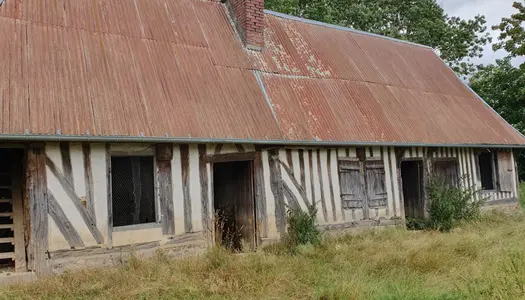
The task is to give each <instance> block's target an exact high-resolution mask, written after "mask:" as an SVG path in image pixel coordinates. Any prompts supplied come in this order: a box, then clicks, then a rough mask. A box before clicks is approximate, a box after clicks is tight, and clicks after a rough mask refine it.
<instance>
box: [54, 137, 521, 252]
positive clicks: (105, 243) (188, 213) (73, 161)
mask: <svg viewBox="0 0 525 300" xmlns="http://www.w3.org/2000/svg"><path fill="white" fill-rule="evenodd" d="M171 146H172V147H171ZM155 150H156V145H153V144H151V145H150V144H112V145H106V144H97V143H91V144H86V143H47V144H46V145H45V154H46V155H45V156H46V173H47V192H48V195H47V199H48V211H49V212H48V219H49V229H48V230H49V251H56V250H66V249H72V248H74V249H79V248H86V247H93V246H95V247H97V246H98V247H117V246H122V245H130V244H136V243H145V242H152V241H159V240H162V239H165V238H170V237H173V236H178V235H184V234H189V233H204V234H203V235H202V236H203V239H205V238H206V237H208V238H209V237H210V236H211V235H206V233H209V232H211V231H213V216H214V212H213V182H212V181H213V180H212V178H213V176H212V172H213V159H210V158H212V157H215V156H219V155H226V154H231V153H237V154H242V153H244V154H254V156H253V157H254V164H253V165H254V187H255V189H254V192H255V198H256V203H255V208H256V222H257V223H256V224H257V229H258V234H259V237H260V238H262V239H266V238H268V239H273V238H277V237H278V236H279V233H280V232H283V231H284V230H285V227H286V209H287V207H300V208H302V209H306V208H307V206H308V205H311V204H314V203H315V205H316V207H317V209H318V213H317V214H318V215H317V217H318V222H319V224H320V225H327V226H330V225H338V224H357V223H360V222H361V221H368V220H373V221H377V222H380V221H381V220H392V219H400V218H403V217H404V211H403V210H404V209H403V199H402V193H401V189H400V186H399V185H400V174H399V169H398V167H399V163H400V161H401V160H403V159H422V160H424V161H425V162H426V166H427V169H426V170H427V171H429V170H430V167H429V166H430V165H431V161H432V159H433V158H454V159H457V162H458V172H459V174H458V175H459V177H461V178H464V181H462V185H463V186H467V185H468V186H474V187H476V188H480V187H481V184H480V180H479V174H478V173H477V171H476V168H477V156H476V150H474V149H467V148H424V147H415V148H394V147H365V148H359V150H358V148H355V147H348V148H319V147H318V148H297V147H263V148H256V147H255V146H253V145H233V144H207V145H203V144H201V145H197V144H190V145H187V144H175V145H170V146H169V150H170V151H171V150H172V153H171V152H170V153H169V154H170V156H169V157H168V158H167V159H168V161H165V160H164V161H160V160H159V159H160V158H159V157H156V158H157V159H156V165H155V169H156V172H155V173H156V177H155V178H156V189H155V190H156V194H157V197H158V198H159V199H157V205H158V207H159V212H158V216H159V217H158V220H157V223H158V224H145V225H144V226H141V225H139V226H130V227H127V228H126V227H124V228H112V226H111V207H110V203H111V199H110V197H111V196H110V190H111V187H110V185H109V183H108V172H110V168H108V167H109V163H108V162H109V161H110V160H109V158H110V156H111V155H113V154H114V153H126V152H127V153H142V154H147V155H155V156H158V155H159V153H158V148H157V152H156V151H155ZM509 153H510V156H509V157H510V161H509V164H508V166H507V167H510V166H515V162H514V157H513V155H512V152H509ZM163 159H166V158H163ZM340 161H349V162H357V161H363V162H364V166H365V168H368V167H370V166H372V167H373V168H375V169H374V170H372V171H370V174H372V175H373V174H375V173H374V172H379V174H380V176H382V177H381V180H380V182H381V184H382V185H383V186H382V187H381V189H380V190H381V191H382V193H384V199H383V198H381V199H380V200H377V199H376V200H374V199H372V197H371V199H372V200H373V201H376V202H374V203H375V204H374V205H365V206H364V208H359V207H356V206H352V205H348V203H345V202H344V201H343V200H342V197H344V195H342V194H344V189H345V187H342V186H341V181H340V175H339V172H340V166H341V164H340ZM367 162H370V163H367ZM355 165H358V164H355ZM367 170H368V169H367ZM370 170H371V169H370ZM383 171H384V173H383ZM365 173H366V171H365ZM367 174H368V173H367ZM370 174H368V175H370ZM368 175H367V176H368ZM511 177H512V191H506V192H499V191H493V192H490V193H488V192H487V193H484V194H483V195H484V196H485V197H488V198H490V199H489V200H491V201H493V200H502V199H511V198H516V196H517V177H516V172H515V167H514V168H513V169H512V172H511ZM364 188H368V187H366V186H365V187H364ZM162 197H164V198H162ZM166 197H168V198H169V199H167V198H166ZM108 199H109V200H110V201H108ZM166 199H167V200H166ZM378 199H379V198H378ZM165 202H168V203H165ZM166 222H169V224H166ZM365 223H366V222H365ZM376 224H377V223H376Z"/></svg>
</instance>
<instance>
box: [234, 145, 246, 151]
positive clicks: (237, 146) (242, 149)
mask: <svg viewBox="0 0 525 300" xmlns="http://www.w3.org/2000/svg"><path fill="white" fill-rule="evenodd" d="M235 148H237V152H239V153H244V152H246V150H244V147H243V146H242V144H235Z"/></svg>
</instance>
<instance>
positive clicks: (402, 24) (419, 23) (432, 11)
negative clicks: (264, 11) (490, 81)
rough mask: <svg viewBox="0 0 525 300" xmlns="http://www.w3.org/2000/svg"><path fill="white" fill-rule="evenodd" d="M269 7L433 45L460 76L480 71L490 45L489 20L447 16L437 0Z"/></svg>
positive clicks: (312, 1)
mask: <svg viewBox="0 0 525 300" xmlns="http://www.w3.org/2000/svg"><path fill="white" fill-rule="evenodd" d="M265 6H266V8H268V9H270V10H275V11H279V12H282V13H286V14H291V15H295V16H298V17H303V18H307V19H312V20H316V21H321V22H327V23H332V24H336V25H341V26H346V27H351V28H354V29H358V30H362V31H367V32H371V33H376V34H381V35H385V36H389V37H393V38H398V39H403V40H407V41H411V42H414V43H419V44H423V45H427V46H430V47H432V48H434V49H435V50H436V51H437V52H438V54H439V55H440V56H441V58H443V60H445V61H446V62H447V63H448V64H449V65H450V66H451V67H452V68H453V69H454V70H455V71H456V72H457V73H458V74H460V75H468V74H471V73H472V72H474V71H475V69H476V68H475V67H476V66H475V64H474V63H473V61H472V59H473V58H476V57H481V56H482V51H483V46H484V45H486V44H487V43H489V42H491V39H490V37H489V34H488V33H487V32H486V29H487V27H486V26H485V24H486V20H485V17H484V16H482V15H477V16H476V17H474V19H471V20H465V19H461V18H458V17H453V16H448V15H447V14H446V13H445V12H444V11H443V9H442V8H441V7H440V6H439V5H438V4H437V3H436V0H266V1H265Z"/></svg>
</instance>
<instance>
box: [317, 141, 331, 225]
mask: <svg viewBox="0 0 525 300" xmlns="http://www.w3.org/2000/svg"><path fill="white" fill-rule="evenodd" d="M316 151H317V173H318V178H319V187H320V193H321V196H320V197H321V208H322V209H323V217H324V220H325V221H326V222H328V209H327V207H326V200H325V198H324V187H323V168H322V163H321V151H320V150H319V149H317V150H316Z"/></svg>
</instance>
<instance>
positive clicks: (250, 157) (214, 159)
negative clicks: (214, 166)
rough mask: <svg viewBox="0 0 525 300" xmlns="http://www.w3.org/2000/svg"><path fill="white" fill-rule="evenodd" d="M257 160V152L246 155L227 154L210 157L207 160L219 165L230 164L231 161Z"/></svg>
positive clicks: (246, 153)
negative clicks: (222, 163) (221, 163)
mask: <svg viewBox="0 0 525 300" xmlns="http://www.w3.org/2000/svg"><path fill="white" fill-rule="evenodd" d="M254 159H255V152H245V153H227V154H214V155H208V156H207V158H206V161H207V162H211V163H219V162H230V161H249V160H254Z"/></svg>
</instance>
